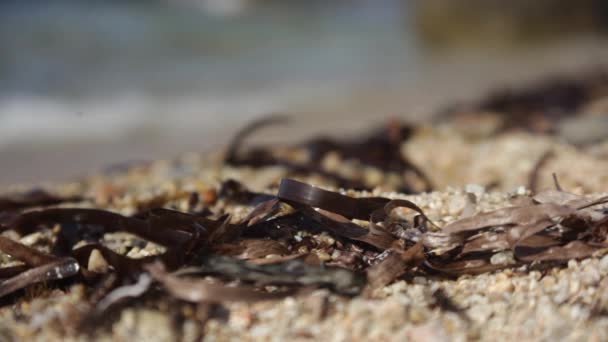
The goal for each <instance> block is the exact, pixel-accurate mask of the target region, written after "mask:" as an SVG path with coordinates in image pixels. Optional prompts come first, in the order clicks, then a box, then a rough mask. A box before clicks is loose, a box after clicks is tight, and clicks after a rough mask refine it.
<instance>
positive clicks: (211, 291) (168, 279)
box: [145, 263, 293, 303]
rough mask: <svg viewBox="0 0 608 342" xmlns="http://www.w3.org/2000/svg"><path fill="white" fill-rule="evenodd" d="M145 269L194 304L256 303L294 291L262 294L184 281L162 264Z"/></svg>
mask: <svg viewBox="0 0 608 342" xmlns="http://www.w3.org/2000/svg"><path fill="white" fill-rule="evenodd" d="M145 269H146V270H147V271H148V272H149V273H150V275H151V276H152V277H153V278H154V279H155V280H157V281H158V282H160V283H161V284H162V285H163V286H164V287H165V288H166V289H167V291H168V292H169V293H170V294H171V295H172V296H174V297H176V298H179V299H181V300H185V301H188V302H194V303H202V302H206V303H224V302H230V301H244V302H254V301H260V300H275V299H281V298H284V297H285V296H288V295H290V294H292V293H293V292H292V291H284V292H274V293H269V292H261V291H257V290H255V288H253V287H249V286H239V287H227V286H225V285H222V284H212V283H209V282H207V281H205V280H201V279H184V278H179V277H176V276H174V275H172V274H169V273H167V272H166V271H165V268H164V267H163V265H162V264H160V263H153V264H149V265H147V266H146V267H145Z"/></svg>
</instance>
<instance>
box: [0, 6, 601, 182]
mask: <svg viewBox="0 0 608 342" xmlns="http://www.w3.org/2000/svg"><path fill="white" fill-rule="evenodd" d="M196 1H198V2H196ZM212 1H213V0H192V1H191V2H190V3H185V2H183V1H182V2H179V3H178V2H177V1H169V0H167V1H150V2H144V1H134V0H132V1H100V0H97V1H47V2H44V3H42V2H37V1H6V2H3V3H2V4H0V49H1V50H2V52H1V53H0V160H2V164H3V167H2V171H0V184H1V183H11V182H23V181H26V182H32V181H34V182H38V181H41V180H46V179H65V178H67V177H71V176H74V175H78V174H82V173H86V172H90V171H92V170H94V169H96V168H99V167H101V166H103V165H105V164H108V163H115V162H120V161H123V160H129V159H137V160H140V159H151V158H161V157H171V156H174V155H176V154H178V153H180V152H184V151H205V150H211V149H213V148H217V147H218V146H221V145H223V144H225V143H226V142H227V141H228V140H229V137H230V135H231V134H233V133H234V132H235V131H236V130H237V129H238V128H239V127H241V126H242V125H244V124H245V123H246V122H247V121H250V120H252V119H254V118H257V117H260V116H263V115H267V114H269V113H277V112H278V113H286V114H290V115H293V116H294V117H295V121H296V123H295V124H294V125H290V126H288V127H285V128H280V129H277V130H276V131H275V132H274V135H275V137H274V139H279V140H287V139H289V140H292V139H298V138H301V137H304V136H307V135H310V134H311V133H312V132H336V131H338V132H340V134H343V133H342V132H344V131H357V130H360V129H363V128H365V127H368V126H369V125H372V124H373V123H378V122H381V121H382V120H383V119H386V118H387V117H401V118H404V119H408V120H423V119H425V118H427V117H428V116H429V115H430V113H432V112H433V111H435V110H436V109H438V108H441V107H442V106H444V105H446V104H449V103H450V102H452V101H454V100H458V99H466V98H471V97H474V96H477V95H479V94H480V93H482V92H484V91H486V90H488V89H489V88H490V87H492V86H494V85H497V84H502V83H514V82H520V81H528V80H533V79H535V78H537V77H539V76H542V75H544V74H546V73H549V72H551V71H564V70H578V69H580V68H581V67H583V66H589V65H596V64H602V63H603V61H605V60H608V59H607V58H606V57H608V48H607V46H606V44H605V42H604V39H603V38H600V37H594V36H588V37H587V36H585V37H578V38H577V39H574V40H572V39H571V40H565V41H560V42H559V43H552V44H547V45H543V46H539V47H534V48H526V49H525V50H518V49H515V50H513V49H504V50H503V49H498V50H496V49H487V50H475V51H447V52H446V51H439V52H438V51H435V50H434V49H432V48H429V47H428V46H425V44H424V42H422V41H420V39H419V37H418V36H417V35H416V32H415V30H414V28H413V25H412V23H413V20H414V19H413V17H412V13H414V11H415V10H416V8H415V4H414V3H413V2H410V1H399V0H375V1H365V0H353V1H338V0H336V1H306V2H302V1H257V2H255V3H254V2H252V3H251V4H249V2H247V1H246V0H243V1H237V2H235V3H234V5H235V6H236V7H235V8H236V10H235V9H234V8H233V9H232V10H231V13H229V14H228V15H218V14H217V13H210V12H209V11H208V9H209V6H211V5H210V4H212ZM233 1H236V0H233ZM197 4H198V5H201V4H203V5H205V6H207V7H204V6H203V9H201V8H200V6H197ZM238 6H243V10H242V11H240V12H239V11H238V9H239V8H240V7H238ZM205 8H206V9H207V10H204V9H205ZM271 135H272V134H271ZM271 138H272V137H271Z"/></svg>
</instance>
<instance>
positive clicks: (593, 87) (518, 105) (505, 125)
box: [439, 69, 608, 133]
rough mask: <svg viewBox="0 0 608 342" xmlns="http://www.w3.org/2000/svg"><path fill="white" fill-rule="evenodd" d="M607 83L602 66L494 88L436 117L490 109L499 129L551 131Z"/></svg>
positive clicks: (603, 91) (601, 93)
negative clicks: (497, 117)
mask: <svg viewBox="0 0 608 342" xmlns="http://www.w3.org/2000/svg"><path fill="white" fill-rule="evenodd" d="M607 85H608V72H606V70H602V69H600V70H592V71H590V72H587V73H583V74H582V75H581V76H580V77H569V76H557V77H554V78H551V79H547V80H544V81H541V82H538V83H536V84H532V85H530V86H529V87H526V88H523V89H511V88H504V89H498V90H496V91H494V92H492V93H491V94H489V95H487V96H486V97H485V98H482V99H480V100H479V101H477V102H475V103H470V104H464V105H458V106H453V107H452V108H448V109H446V110H445V111H443V112H442V113H440V115H439V118H440V119H446V118H448V117H450V118H454V117H455V118H456V119H457V118H458V117H459V116H461V115H463V114H464V115H466V114H467V113H484V114H485V113H488V112H490V113H497V114H499V115H500V118H501V119H502V120H501V121H502V122H501V124H500V127H499V130H498V131H499V132H504V131H508V130H513V129H523V130H526V131H531V132H536V133H555V132H556V130H557V126H558V124H559V122H560V121H561V120H563V119H565V118H567V117H569V116H573V115H577V114H579V110H580V109H581V108H582V107H583V106H584V105H586V104H588V103H590V102H591V101H593V100H594V99H598V98H601V97H602V96H605V95H606V94H607V92H606V89H608V88H607ZM484 114H480V115H484Z"/></svg>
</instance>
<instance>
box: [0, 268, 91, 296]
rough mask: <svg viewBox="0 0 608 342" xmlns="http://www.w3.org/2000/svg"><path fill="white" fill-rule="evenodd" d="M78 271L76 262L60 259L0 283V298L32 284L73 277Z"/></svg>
mask: <svg viewBox="0 0 608 342" xmlns="http://www.w3.org/2000/svg"><path fill="white" fill-rule="evenodd" d="M79 269H80V267H79V265H78V262H77V261H76V260H75V259H72V258H64V259H60V260H57V261H53V262H50V263H47V264H44V265H42V266H38V267H35V268H32V269H29V270H27V271H24V272H22V273H20V274H18V275H16V276H14V277H12V278H9V279H6V280H4V281H3V282H2V283H0V297H4V296H6V295H7V294H10V293H13V292H15V291H17V290H20V289H22V288H24V287H26V286H30V285H32V284H36V283H41V282H45V281H50V280H57V279H64V278H67V277H71V276H74V275H76V274H78V270H79Z"/></svg>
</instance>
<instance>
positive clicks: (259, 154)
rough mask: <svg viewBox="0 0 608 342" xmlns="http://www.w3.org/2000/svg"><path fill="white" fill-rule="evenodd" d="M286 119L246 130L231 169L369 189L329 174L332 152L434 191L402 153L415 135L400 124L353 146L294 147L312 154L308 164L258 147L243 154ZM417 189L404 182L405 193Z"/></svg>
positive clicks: (233, 148) (228, 159)
mask: <svg viewBox="0 0 608 342" xmlns="http://www.w3.org/2000/svg"><path fill="white" fill-rule="evenodd" d="M286 121H287V118H286V117H283V116H272V117H268V118H263V119H261V120H258V121H254V122H252V123H250V124H249V125H248V126H246V127H245V128H243V129H242V130H241V131H240V132H239V133H238V134H236V136H235V137H234V139H233V140H232V142H231V144H230V145H229V148H228V150H227V152H226V156H225V158H224V161H225V163H226V164H228V165H233V166H248V167H266V166H283V167H285V168H287V169H288V170H289V172H290V173H292V174H315V173H316V174H318V175H321V176H323V177H325V178H328V179H330V180H333V181H335V182H336V183H337V185H338V186H340V187H344V188H350V189H360V190H363V189H369V186H367V185H366V184H364V182H363V181H362V180H360V179H349V178H345V177H344V176H341V175H339V174H337V173H333V172H329V171H327V170H325V169H324V168H323V167H322V165H321V161H322V160H323V159H324V158H325V156H327V155H328V154H329V153H330V152H336V153H338V155H340V156H341V157H342V158H343V159H345V160H355V161H357V162H359V163H361V164H363V165H369V166H372V167H376V168H379V169H381V170H383V171H385V172H396V173H398V174H400V175H401V176H402V178H403V176H404V175H405V174H412V175H413V176H415V177H416V178H418V180H419V181H420V183H422V188H421V189H419V190H423V191H428V190H430V189H431V188H432V184H431V182H430V180H429V178H428V177H427V176H426V175H425V174H424V173H423V172H422V170H420V169H419V168H418V167H416V166H415V165H414V164H413V163H412V162H411V161H409V160H408V159H407V158H405V157H404V156H403V155H402V153H401V144H402V143H403V142H405V141H406V140H407V139H408V138H409V137H410V136H411V133H412V131H413V129H412V127H410V126H407V125H402V124H400V123H399V122H396V121H393V122H390V123H389V124H388V125H387V127H386V128H383V129H381V130H379V131H378V132H374V133H372V134H371V135H370V136H369V137H365V138H362V139H359V140H356V141H353V142H341V141H336V140H333V139H329V138H325V137H322V138H316V139H312V140H310V141H307V142H305V143H302V144H299V145H297V146H293V147H292V148H299V149H302V150H305V151H307V152H308V161H307V162H301V161H300V162H294V161H291V160H288V159H285V158H280V157H277V156H275V154H274V153H273V152H272V150H271V149H267V148H262V147H257V148H250V149H248V150H247V151H246V152H243V151H241V150H242V148H241V146H242V145H244V141H245V140H246V138H247V137H249V136H250V135H251V134H253V133H254V132H255V131H256V130H258V129H260V128H263V127H265V126H268V125H273V124H277V123H285V122H286ZM414 189H416V186H414V185H412V184H408V183H406V182H405V180H403V184H402V185H401V187H400V188H398V189H395V190H398V191H401V192H406V193H410V192H413V191H414Z"/></svg>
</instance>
